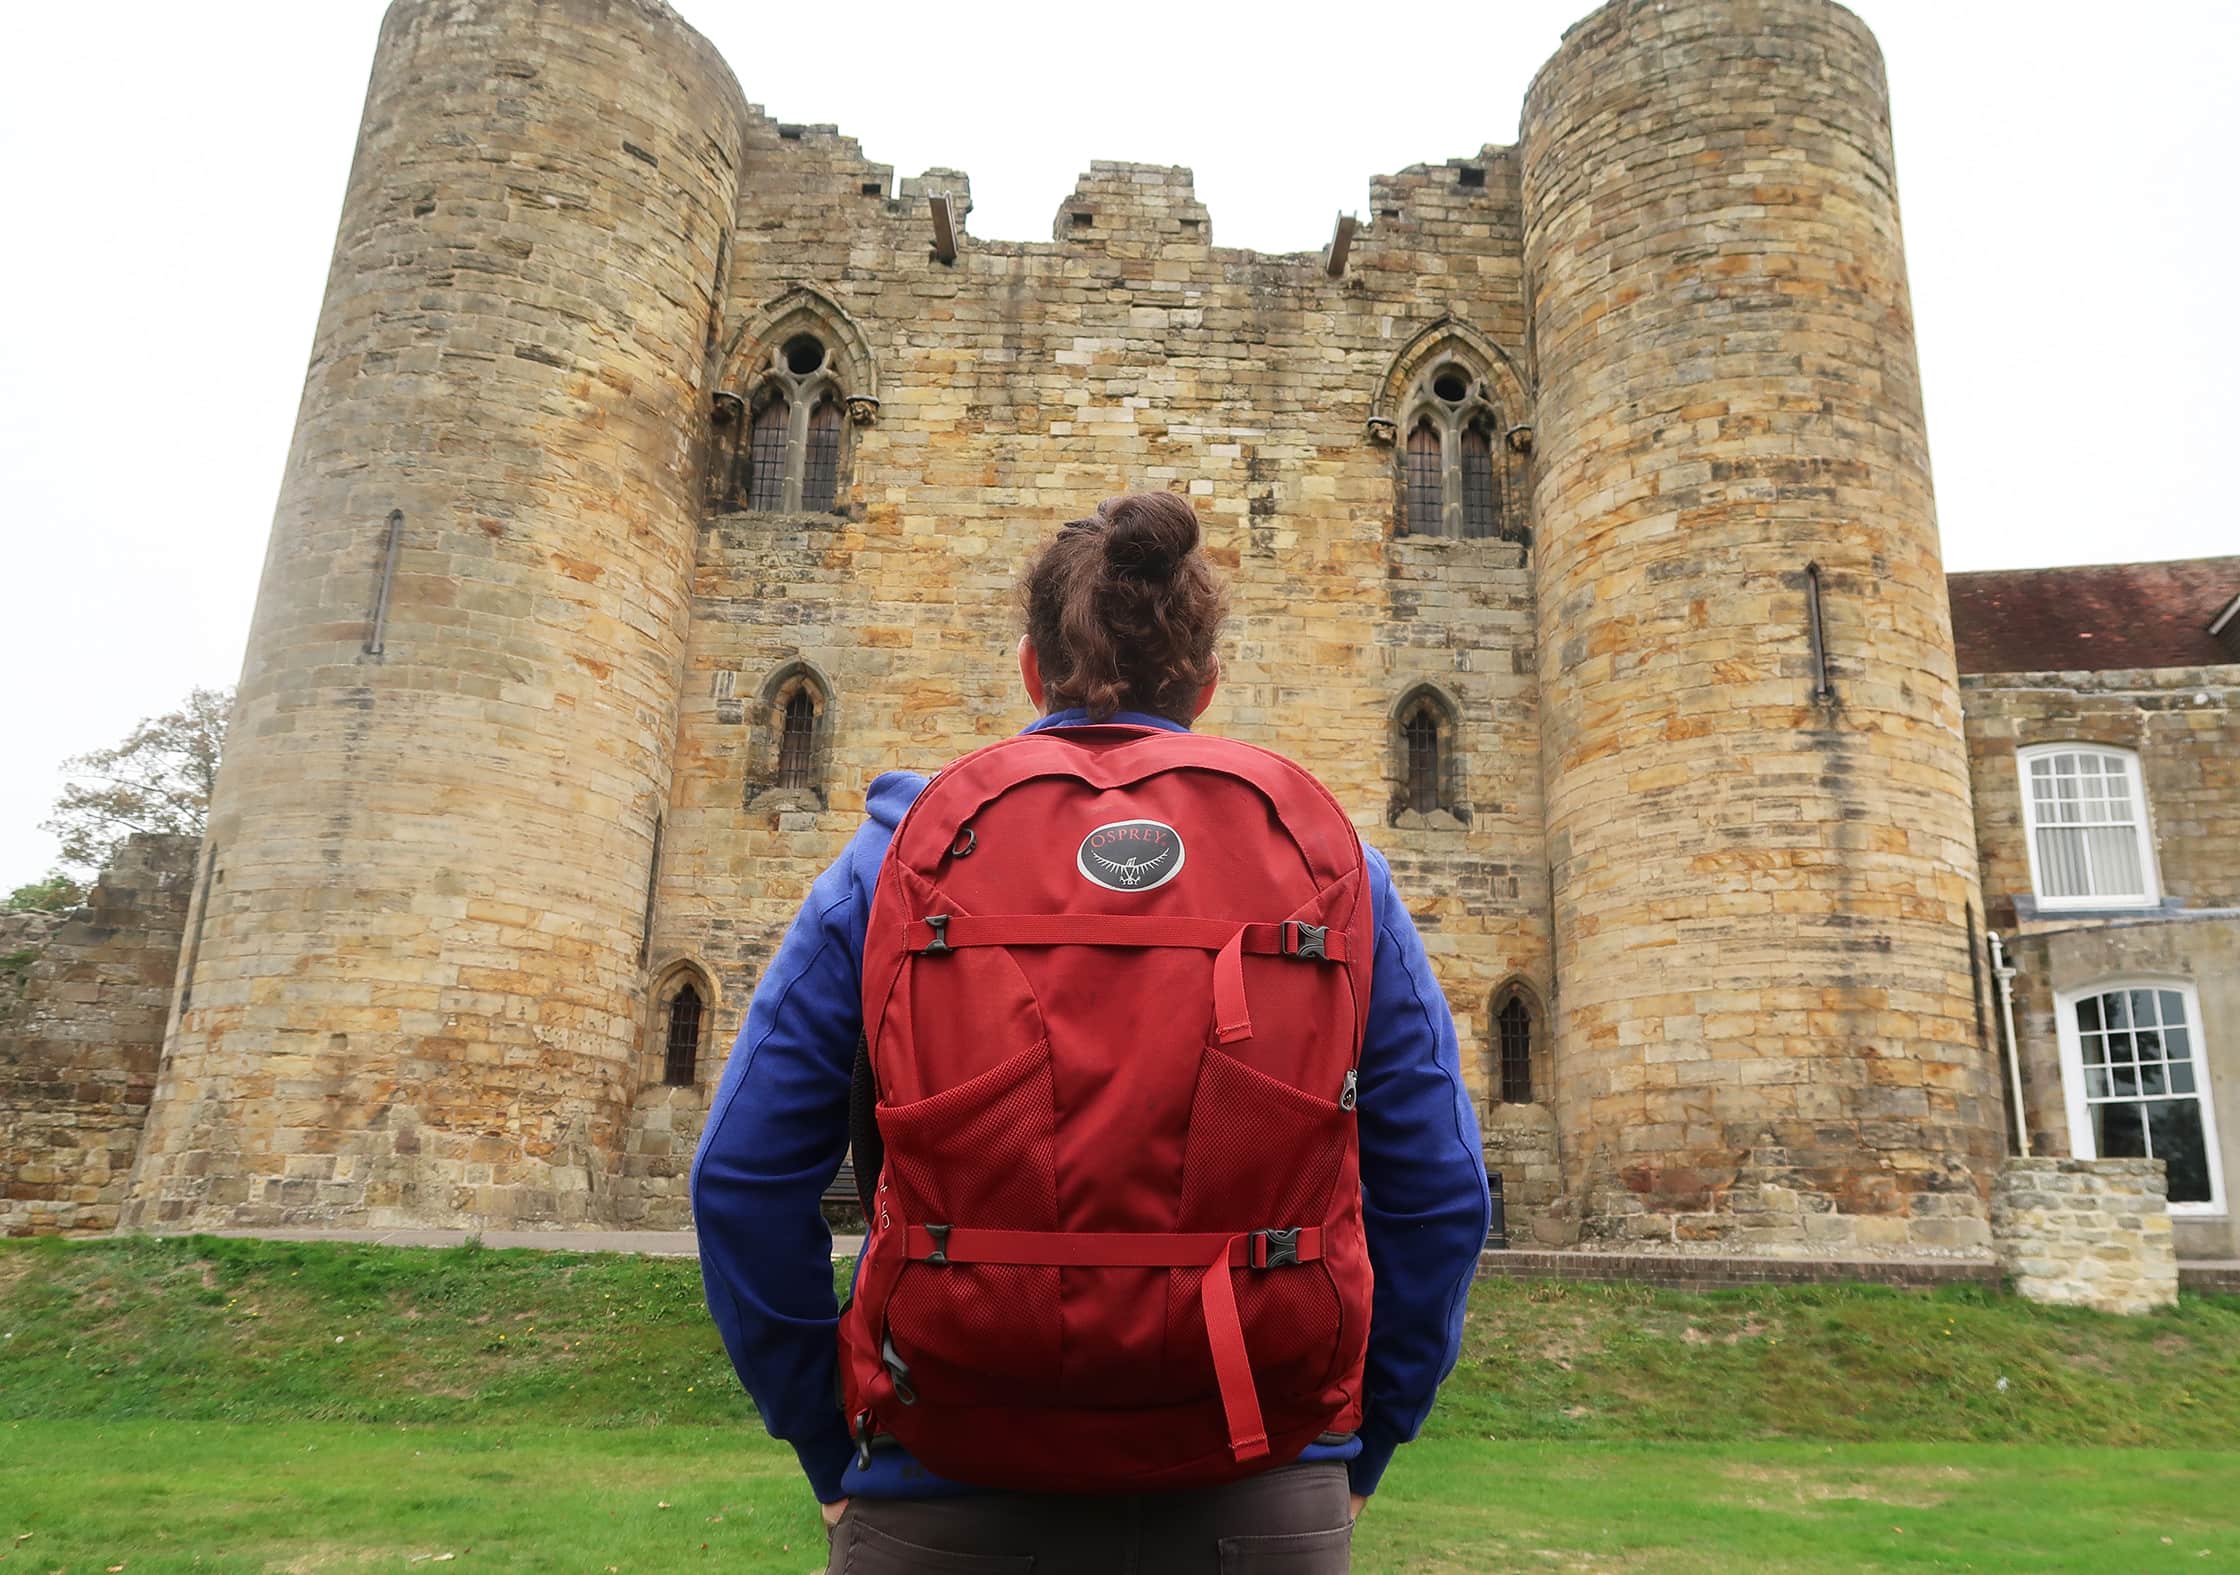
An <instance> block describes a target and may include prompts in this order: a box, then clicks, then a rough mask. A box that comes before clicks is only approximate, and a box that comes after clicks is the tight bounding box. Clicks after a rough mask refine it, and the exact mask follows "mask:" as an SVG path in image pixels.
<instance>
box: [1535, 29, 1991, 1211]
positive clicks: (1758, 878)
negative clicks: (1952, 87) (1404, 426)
mask: <svg viewBox="0 0 2240 1575" xmlns="http://www.w3.org/2000/svg"><path fill="white" fill-rule="evenodd" d="M1523 149H1524V167H1523V182H1524V202H1525V267H1526V276H1527V281H1528V289H1529V291H1530V296H1531V306H1532V314H1533V335H1534V346H1535V354H1536V357H1537V361H1538V379H1539V387H1538V401H1537V414H1538V429H1537V433H1536V444H1535V466H1534V470H1535V481H1534V488H1535V491H1534V503H1535V509H1536V515H1537V518H1536V520H1535V547H1534V557H1535V560H1536V568H1535V573H1536V576H1537V587H1536V589H1537V595H1538V608H1539V612H1538V616H1539V623H1540V645H1539V649H1540V664H1541V675H1540V676H1541V685H1542V697H1541V705H1542V709H1541V721H1542V729H1543V732H1542V760H1543V770H1544V773H1545V777H1546V791H1547V804H1548V848H1549V860H1550V865H1551V872H1552V876H1553V882H1554V894H1555V926H1556V937H1557V958H1558V982H1559V989H1558V997H1559V999H1558V1003H1557V1009H1556V1013H1555V1047H1556V1055H1555V1065H1556V1068H1557V1103H1558V1115H1559V1126H1560V1131H1561V1135H1562V1141H1563V1152H1564V1163H1565V1168H1566V1172H1567V1175H1566V1182H1567V1186H1568V1188H1569V1190H1570V1191H1571V1192H1572V1193H1573V1195H1574V1196H1575V1197H1577V1198H1578V1199H1579V1200H1580V1202H1581V1204H1582V1206H1583V1208H1584V1210H1585V1217H1586V1228H1587V1233H1588V1235H1589V1236H1590V1237H1595V1236H1599V1237H1604V1238H1608V1237H1613V1236H1623V1237H1640V1238H1658V1239H1668V1238H1669V1239H1678V1240H1681V1241H1690V1240H1698V1241H1717V1242H1724V1243H1727V1244H1729V1245H1732V1246H1742V1247H1759V1246H1766V1247H1774V1248H1776V1249H1778V1248H1781V1247H1785V1246H1808V1245H1813V1244H1825V1245H1827V1246H1829V1247H1840V1246H1846V1245H1877V1244H1884V1245H1905V1244H1909V1243H1910V1244H1914V1245H1927V1244H1936V1245H1950V1246H1966V1245H1975V1244H1979V1243H1982V1242H1984V1241H1986V1240H1987V1239H1988V1238H1987V1236H1986V1234H1985V1231H1984V1226H1983V1219H1982V1215H1983V1189H1984V1188H1985V1187H1987V1186H1988V1184H1989V1168H1990V1163H1991V1162H1993V1161H1994V1160H1995V1156H1996V1154H1997V1152H1998V1138H1997V1131H1998V1121H1999V1107H1998V1104H1997V1097H1998V1096H1997V1093H1996V1088H1997V1084H1996V1080H1995V1070H1994V1068H1993V1066H1992V1063H1991V1059H1990V1054H1989V1051H1988V1050H1987V1048H1986V1040H1985V1039H1984V1037H1983V1035H1982V1032H1981V1023H1982V1019H1981V1017H1980V1016H1979V1011H1978V1004H1977V1002H1978V996H1977V991H1976V988H1975V986H1974V984H1973V975H1972V971H1971V959H1972V955H1973V954H1972V948H1971V929H1972V924H1973V922H1974V921H1975V916H1976V915H1978V914H1980V912H1981V898H1980V895H1979V893H1978V891H1977V885H1976V861H1975V850H1974V833H1973V830H1972V825H1971V818H1970V812H1969V799H1968V776H1967V757H1966V753H1965V750H1964V747H1963V744H1962V739H1961V731H1960V699H1959V692H1958V685H1957V677H1956V673H1955V664H1954V659H1953V648H1952V637H1951V629H1950V616H1949V613H1948V611H1947V608H1946V601H1945V586H1944V574H1943V569H1942V566H1941V564H1940V562H1939V558H1938V547H1937V527H1936V517H1935V512H1934V507H1933V504H1932V501H1931V497H1930V487H1929V457H1928V447H1927V442H1926V439H1925V436H1924V433H1923V429H1922V414H1921V393H1920V384H1919V378H1918V375H1917V372H1916V369H1915V362H1914V347H1913V325H1912V319H1911V310H1910V306H1909V303H1908V299H1907V291H1906V278H1905V258H1904V252H1903V248H1902V245H1901V242H1900V237H1899V227H1898V207H1897V197H1896V187H1895V183H1894V173H1893V164H1892V156H1891V142H1890V117H1889V107H1888V98H1887V94H1886V90H1885V86H1884V81H1883V71H1882V61H1881V57H1880V54H1879V52H1878V50H1877V49H1876V47H1875V43H1874V39H1873V37H1872V35H1871V34H1870V33H1869V32H1868V31H1867V29H1866V28H1865V27H1864V26H1863V25H1862V24H1861V23H1860V22H1859V21H1858V19H1857V18H1855V17H1853V16H1852V15H1851V14H1850V13H1849V12H1847V11H1844V10H1842V9H1841V8H1839V7H1837V6H1835V5H1831V4H1827V3H1824V0H1616V3H1613V4H1611V5H1607V6H1605V7H1604V8H1603V9H1602V10H1600V11H1597V12H1596V13H1594V14H1593V15H1592V16H1590V17H1589V18H1587V19H1586V20H1585V21H1583V22H1581V23H1579V24H1578V25H1577V26H1576V27H1574V28H1573V29H1572V30H1571V31H1570V32H1569V33H1568V34H1566V35H1565V38H1564V42H1563V45H1562V47H1561V48H1560V49H1559V50H1558V52H1557V53H1556V56H1555V58H1554V59H1553V60H1551V61H1550V62H1549V63H1548V65H1547V66H1546V67H1545V68H1544V69H1543V70H1542V71H1541V73H1540V75H1539V77H1538V78H1537V79H1536V80H1535V81H1534V83H1533V85H1532V88H1531V91H1530V92H1529V93H1528V95H1527V97H1526V101H1525V109H1524V117H1523ZM1816 625H1817V628H1816Z"/></svg>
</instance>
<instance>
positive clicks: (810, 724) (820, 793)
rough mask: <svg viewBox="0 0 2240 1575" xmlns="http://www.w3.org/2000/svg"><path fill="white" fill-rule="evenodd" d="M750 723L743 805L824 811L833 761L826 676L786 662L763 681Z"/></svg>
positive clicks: (801, 663)
mask: <svg viewBox="0 0 2240 1575" xmlns="http://www.w3.org/2000/svg"><path fill="white" fill-rule="evenodd" d="M753 722H754V726H753V729H752V731H751V732H750V733H749V734H748V737H747V744H746V803H747V804H749V805H754V804H758V803H761V804H766V805H767V806H768V807H774V808H778V809H822V808H823V807H824V804H825V789H826V785H827V783H828V781H829V779H830V774H831V758H832V690H831V688H830V686H829V685H828V684H827V682H826V680H825V677H824V675H823V674H822V673H820V672H818V671H817V669H816V668H815V667H813V666H811V665H810V664H809V663H808V662H806V661H802V660H798V659H797V660H795V661H791V662H787V663H785V664H784V665H783V666H781V667H779V668H778V669H777V670H776V671H775V672H773V673H771V675H770V676H769V677H768V678H766V679H764V680H763V684H762V698H761V701H760V703H759V704H758V705H757V707H756V708H755V711H754V716H753ZM773 796H774V797H773Z"/></svg>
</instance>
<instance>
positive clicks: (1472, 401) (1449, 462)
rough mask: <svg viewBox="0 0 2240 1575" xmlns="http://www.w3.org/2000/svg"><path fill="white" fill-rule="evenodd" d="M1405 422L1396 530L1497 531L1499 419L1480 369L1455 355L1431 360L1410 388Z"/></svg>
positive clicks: (1477, 535) (1502, 503)
mask: <svg viewBox="0 0 2240 1575" xmlns="http://www.w3.org/2000/svg"><path fill="white" fill-rule="evenodd" d="M1403 426H1404V428H1405V430H1406V432H1407V434H1408V440H1407V446H1406V452H1405V454H1404V456H1403V460H1402V465H1403V469H1402V473H1401V500H1400V529H1401V532H1402V533H1403V534H1405V535H1410V536H1459V537H1466V538H1470V539H1483V538H1486V537H1491V536H1499V535H1502V534H1503V530H1502V520H1503V516H1504V513H1505V512H1506V501H1507V500H1506V499H1505V498H1504V496H1503V491H1504V485H1503V467H1502V465H1501V464H1500V456H1499V452H1498V449H1497V444H1498V443H1499V441H1500V437H1499V434H1500V432H1501V422H1500V418H1499V415H1498V414H1497V412H1496V411H1495V409H1494V405H1493V398H1492V391H1491V389H1490V387H1489V385H1488V382H1487V379H1486V378H1485V377H1484V375H1483V374H1481V373H1480V372H1478V371H1477V370H1475V369H1474V368H1472V367H1470V366H1468V365H1466V364H1465V363H1464V362H1463V361H1462V360H1460V359H1458V358H1456V357H1454V356H1449V357H1448V358H1446V359H1443V360H1440V361H1438V362H1436V363H1435V364H1434V365H1433V366H1432V367H1431V368H1430V370H1429V371H1427V372H1426V373H1425V374H1424V375H1423V377H1422V378H1420V379H1419V380H1418V381H1417V383H1416V385H1415V387H1414V388H1413V389H1412V390H1411V392H1410V394H1409V396H1408V400H1407V403H1406V407H1405V415H1404V419H1403Z"/></svg>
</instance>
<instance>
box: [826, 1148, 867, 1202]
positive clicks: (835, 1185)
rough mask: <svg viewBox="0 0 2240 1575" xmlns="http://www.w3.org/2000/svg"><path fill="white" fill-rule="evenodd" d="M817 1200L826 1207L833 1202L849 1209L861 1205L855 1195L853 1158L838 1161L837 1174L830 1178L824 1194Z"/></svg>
mask: <svg viewBox="0 0 2240 1575" xmlns="http://www.w3.org/2000/svg"><path fill="white" fill-rule="evenodd" d="M818 1201H819V1202H820V1203H822V1204H824V1205H825V1206H827V1207H830V1206H831V1205H833V1204H835V1203H837V1204H842V1205H844V1206H846V1207H848V1208H851V1209H861V1208H862V1207H863V1202H862V1200H861V1199H859V1198H858V1197H857V1196H856V1165H855V1161H854V1159H852V1158H850V1159H844V1160H842V1161H840V1172H839V1174H838V1175H836V1176H834V1177H833V1178H832V1183H831V1185H829V1186H827V1187H826V1188H825V1189H824V1196H823V1197H822V1198H820V1199H819V1200H818Z"/></svg>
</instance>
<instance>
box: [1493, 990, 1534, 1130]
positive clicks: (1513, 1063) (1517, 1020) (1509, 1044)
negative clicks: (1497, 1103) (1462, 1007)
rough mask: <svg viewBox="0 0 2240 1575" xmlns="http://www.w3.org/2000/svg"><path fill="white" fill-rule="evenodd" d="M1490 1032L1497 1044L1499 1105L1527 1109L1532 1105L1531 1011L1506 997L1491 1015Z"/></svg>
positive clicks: (1515, 998) (1521, 1002) (1517, 997)
mask: <svg viewBox="0 0 2240 1575" xmlns="http://www.w3.org/2000/svg"><path fill="white" fill-rule="evenodd" d="M1493 1028H1494V1034H1495V1036H1496V1038H1497V1039H1498V1040H1499V1041H1500V1053H1501V1102H1502V1103H1503V1104H1505V1105H1529V1104H1531V1103H1532V1008H1531V1007H1529V1006H1527V1005H1525V1004H1524V997H1523V996H1521V995H1512V996H1510V997H1509V1000H1508V1003H1507V1004H1506V1005H1504V1006H1503V1007H1502V1008H1501V1010H1500V1011H1498V1012H1496V1013H1494V1016H1493Z"/></svg>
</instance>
